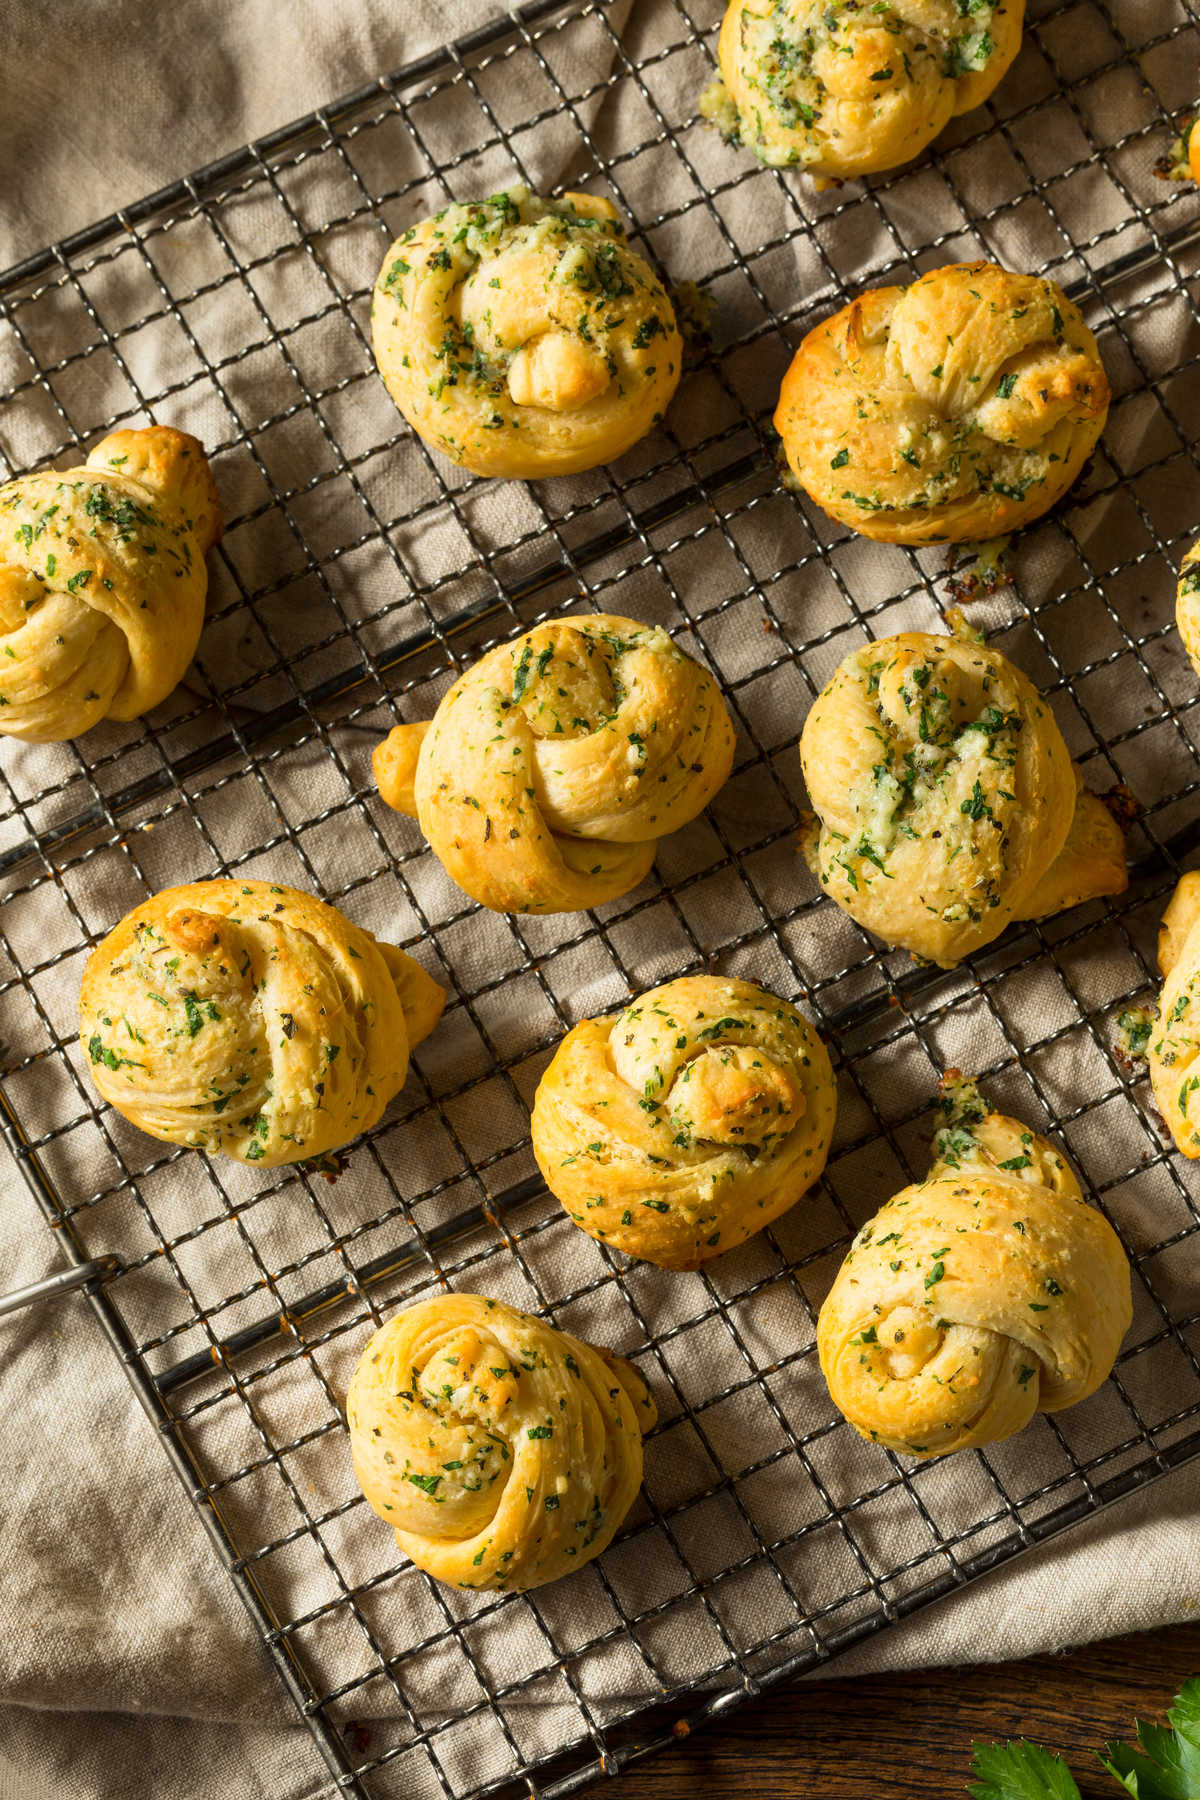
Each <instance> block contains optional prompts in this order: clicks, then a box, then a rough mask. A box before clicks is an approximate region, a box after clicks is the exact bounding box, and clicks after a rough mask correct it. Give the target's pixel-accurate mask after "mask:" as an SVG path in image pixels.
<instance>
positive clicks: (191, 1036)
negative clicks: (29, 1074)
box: [79, 881, 445, 1168]
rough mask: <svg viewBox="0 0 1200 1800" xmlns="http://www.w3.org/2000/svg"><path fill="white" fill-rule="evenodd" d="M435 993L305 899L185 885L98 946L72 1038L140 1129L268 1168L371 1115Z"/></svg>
mask: <svg viewBox="0 0 1200 1800" xmlns="http://www.w3.org/2000/svg"><path fill="white" fill-rule="evenodd" d="M444 1001H445V994H444V992H443V990H442V989H441V988H440V987H439V986H438V985H437V983H436V982H435V981H433V980H432V979H431V978H430V977H429V976H428V975H426V973H425V971H424V970H423V969H422V968H421V967H420V965H419V964H418V963H416V962H414V961H413V959H412V958H411V957H410V956H406V955H405V954H404V952H403V951H402V950H398V949H396V948H395V947H394V946H393V945H391V944H381V943H379V942H377V940H376V939H375V938H373V937H372V936H371V934H370V932H368V931H363V930H362V929H361V928H360V927H359V926H357V925H352V924H351V922H350V920H349V919H347V918H344V917H343V915H342V914H341V913H340V912H338V911H337V910H336V908H335V907H332V906H326V905H325V903H324V902H323V901H321V900H317V899H315V898H314V897H313V896H312V895H311V894H303V893H299V892H298V891H297V890H296V889H295V888H287V887H278V886H276V885H275V884H274V883H272V882H265V881H197V882H193V883H192V884H191V885H189V886H187V887H175V888H165V889H164V890H163V892H162V893H160V894H156V895H155V896H154V897H153V899H150V900H147V901H145V902H144V903H143V904H142V905H141V906H139V907H136V908H135V909H134V911H133V912H131V913H128V914H127V915H126V917H125V918H124V919H122V920H121V922H120V924H119V925H117V926H116V927H115V928H114V929H113V930H112V931H110V932H109V934H108V936H107V937H106V938H104V939H102V941H101V942H100V943H99V944H97V946H96V948H95V950H93V952H92V954H91V956H90V957H89V958H88V962H87V967H86V968H85V970H84V974H83V986H82V991H81V994H80V1009H79V1010H80V1020H79V1035H80V1042H81V1045H82V1048H83V1053H84V1055H85V1057H86V1058H87V1062H88V1067H89V1070H90V1072H91V1076H92V1079H93V1081H94V1082H95V1084H96V1086H97V1088H98V1089H99V1090H100V1093H101V1094H102V1096H103V1097H104V1099H105V1100H107V1101H108V1102H109V1104H110V1105H111V1106H114V1107H115V1108H116V1109H117V1111H118V1112H120V1113H123V1114H124V1116H125V1117H126V1118H127V1119H129V1120H130V1121H131V1123H133V1124H134V1125H137V1126H138V1127H139V1129H140V1130H142V1131H146V1132H149V1134H150V1136H151V1137H156V1138H161V1139H162V1140H163V1141H164V1142H165V1143H169V1144H188V1145H190V1146H192V1147H193V1148H195V1149H199V1150H208V1151H210V1152H212V1151H223V1152H224V1153H225V1154H226V1155H227V1156H232V1157H235V1158H236V1159H237V1160H238V1161H239V1162H244V1163H259V1164H261V1165H262V1167H264V1168H273V1167H275V1166H276V1165H277V1164H280V1163H291V1162H298V1161H301V1160H303V1159H307V1158H309V1157H314V1156H322V1155H324V1154H325V1153H327V1152H329V1151H332V1150H337V1149H339V1148H340V1147H341V1146H342V1145H343V1144H346V1143H348V1142H349V1141H350V1139H351V1138H354V1137H357V1136H358V1134H359V1133H360V1132H362V1131H365V1130H367V1128H368V1127H369V1126H371V1125H373V1124H374V1123H375V1122H376V1120H377V1119H379V1117H380V1116H381V1114H382V1113H383V1110H384V1108H385V1106H386V1105H387V1104H388V1101H389V1100H391V1099H392V1097H393V1095H395V1094H396V1093H398V1092H399V1090H400V1088H401V1087H402V1086H403V1084H404V1079H405V1076H406V1074H407V1072H408V1058H409V1049H410V1047H411V1046H412V1045H414V1044H417V1043H419V1042H420V1041H421V1039H422V1038H424V1037H427V1036H428V1035H429V1033H430V1032H431V1031H432V1030H433V1027H434V1026H435V1024H436V1023H437V1021H438V1018H439V1016H440V1014H441V1010H442V1005H443V1003H444Z"/></svg>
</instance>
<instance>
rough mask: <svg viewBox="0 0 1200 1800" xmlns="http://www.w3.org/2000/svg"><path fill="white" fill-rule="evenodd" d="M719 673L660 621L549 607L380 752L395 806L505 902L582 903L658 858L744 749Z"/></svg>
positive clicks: (608, 894)
mask: <svg viewBox="0 0 1200 1800" xmlns="http://www.w3.org/2000/svg"><path fill="white" fill-rule="evenodd" d="M733 749H734V737H733V726H732V725H731V723H730V720H729V714H728V712H727V711H726V708H725V702H724V701H723V700H722V698H721V694H720V690H719V689H718V687H717V685H716V683H715V681H714V680H713V678H712V676H711V675H710V674H709V673H708V671H707V670H706V669H703V668H701V666H700V664H699V663H696V662H693V660H692V658H691V657H690V656H686V655H685V654H684V652H683V651H682V650H679V649H677V648H676V646H675V644H674V643H673V642H672V640H671V638H670V637H669V636H668V635H667V633H666V632H665V631H663V630H661V629H660V628H659V627H657V626H648V625H642V624H639V623H638V621H637V620H636V619H626V618H622V617H620V616H619V615H618V614H615V613H581V614H577V615H574V614H573V615H571V616H569V617H567V618H562V619H550V620H547V621H546V623H545V624H542V625H538V626H536V627H535V628H534V629H533V630H532V631H527V632H526V633H524V635H523V636H521V637H519V638H516V639H515V640H514V641H513V642H512V643H508V644H500V645H498V646H497V648H496V649H494V650H490V651H489V652H488V653H487V655H486V656H484V657H482V658H481V659H480V660H479V662H477V663H475V664H474V665H473V667H471V668H470V669H468V670H467V671H466V673H465V674H464V675H461V676H460V677H459V679H458V680H457V681H456V682H455V684H454V686H453V687H452V688H451V689H450V691H449V693H448V694H446V696H445V697H444V699H443V700H442V702H441V704H440V705H439V707H438V709H437V712H436V713H435V715H434V717H433V720H432V721H431V722H429V723H425V722H421V723H415V724H409V725H398V726H396V727H395V729H394V730H393V731H392V732H390V733H389V735H388V737H387V738H386V739H385V741H384V742H383V743H382V744H381V745H379V747H378V748H377V749H376V751H375V756H374V768H375V779H376V781H377V782H378V784H379V791H380V794H381V795H382V797H383V799H384V800H385V801H387V803H388V805H389V806H393V807H395V808H396V809H397V810H398V811H400V812H406V813H409V814H415V816H416V817H417V819H418V820H419V821H420V825H421V830H422V831H423V832H424V833H425V836H426V837H427V838H428V839H429V843H430V846H431V848H432V849H433V850H434V852H435V854H436V855H437V856H438V857H439V858H440V859H441V861H442V863H443V864H444V865H445V868H446V870H447V872H448V873H449V874H450V875H451V876H453V878H454V880H455V881H457V883H458V884H459V886H460V887H461V888H463V889H464V890H465V891H466V892H467V893H468V894H470V896H471V897H472V899H474V900H478V901H479V903H480V905H482V906H488V907H491V908H492V909H493V911H496V912H521V913H526V912H537V913H551V912H575V911H578V910H579V909H581V908H584V907H589V906H599V905H601V904H602V903H603V902H604V901H606V900H614V899H616V898H617V897H618V896H619V895H621V894H625V893H628V891H629V890H630V888H633V887H636V886H637V884H638V882H639V881H641V880H642V879H643V878H644V877H645V876H646V875H647V874H648V873H649V870H650V866H651V864H652V863H653V861H654V853H655V850H656V848H657V845H658V839H659V838H660V837H664V836H665V835H666V834H667V833H668V832H670V831H675V830H677V829H678V828H679V826H681V825H686V824H687V823H688V821H689V820H691V819H694V818H695V816H696V814H697V813H698V812H700V811H701V810H702V809H703V808H704V807H705V806H706V805H707V804H708V802H709V800H711V798H712V797H713V795H714V794H715V793H716V792H717V790H718V788H720V787H721V786H722V784H723V783H724V781H725V779H726V777H727V775H728V774H729V770H730V767H731V765H732V762H733Z"/></svg>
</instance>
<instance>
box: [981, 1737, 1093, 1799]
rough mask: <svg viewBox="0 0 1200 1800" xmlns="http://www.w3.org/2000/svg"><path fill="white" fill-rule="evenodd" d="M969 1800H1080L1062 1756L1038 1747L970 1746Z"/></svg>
mask: <svg viewBox="0 0 1200 1800" xmlns="http://www.w3.org/2000/svg"><path fill="white" fill-rule="evenodd" d="M971 1750H972V1752H973V1771H974V1773H975V1774H976V1775H978V1776H979V1778H980V1779H979V1781H977V1782H976V1783H975V1784H974V1785H973V1786H972V1787H970V1788H969V1789H968V1790H967V1791H968V1792H969V1793H970V1795H971V1796H972V1800H1081V1796H1080V1792H1079V1788H1078V1787H1077V1785H1076V1783H1075V1778H1074V1777H1073V1775H1072V1774H1071V1771H1070V1769H1068V1767H1067V1765H1066V1763H1065V1762H1064V1761H1063V1759H1062V1757H1061V1756H1051V1754H1050V1752H1049V1751H1048V1750H1043V1749H1042V1747H1041V1745H1040V1744H1030V1743H1027V1742H1026V1740H1025V1739H1024V1738H1018V1739H1017V1741H1016V1743H1008V1744H972V1745H971Z"/></svg>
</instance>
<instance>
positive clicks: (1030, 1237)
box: [817, 1082, 1133, 1456]
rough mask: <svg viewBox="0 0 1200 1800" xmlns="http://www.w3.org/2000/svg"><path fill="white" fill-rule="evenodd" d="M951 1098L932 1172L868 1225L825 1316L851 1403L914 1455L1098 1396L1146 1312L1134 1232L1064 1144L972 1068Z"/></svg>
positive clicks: (862, 1419)
mask: <svg viewBox="0 0 1200 1800" xmlns="http://www.w3.org/2000/svg"><path fill="white" fill-rule="evenodd" d="M942 1111H943V1117H944V1120H945V1123H944V1125H943V1127H942V1129H941V1130H940V1131H939V1132H938V1134H937V1137H936V1139H935V1141H934V1160H933V1165H932V1167H931V1168H930V1171H929V1174H928V1175H927V1176H926V1178H925V1180H924V1181H922V1182H918V1183H917V1184H915V1185H914V1186H912V1187H907V1188H905V1189H904V1190H903V1191H902V1192H901V1193H899V1194H897V1195H896V1196H895V1197H894V1198H893V1199H891V1200H889V1201H888V1202H887V1204H886V1206H883V1207H881V1208H880V1210H879V1211H878V1212H877V1213H876V1214H875V1217H874V1218H873V1219H872V1220H870V1222H869V1223H868V1224H866V1225H864V1226H863V1228H862V1230H861V1231H860V1232H859V1233H858V1236H857V1237H856V1238H855V1240H854V1243H853V1245H852V1246H851V1248H850V1250H849V1252H848V1253H847V1256H846V1259H845V1261H844V1262H843V1264H842V1266H841V1268H840V1270H839V1271H838V1275H837V1279H836V1280H835V1282H834V1284H833V1287H832V1288H831V1290H830V1292H829V1296H828V1298H827V1299H826V1301H825V1304H824V1305H823V1306H822V1308H821V1313H820V1318H819V1319H818V1322H817V1349H818V1352H819V1354H820V1358H821V1369H822V1372H823V1373H824V1376H825V1379H826V1381H827V1382H828V1383H829V1391H830V1393H831V1395H832V1396H833V1401H834V1404H835V1406H836V1407H837V1408H838V1410H839V1412H841V1413H843V1414H844V1416H845V1417H846V1418H847V1419H848V1420H849V1421H850V1423H851V1425H853V1427H854V1429H855V1430H856V1431H857V1432H859V1433H861V1435H862V1436H863V1437H866V1438H870V1439H871V1440H872V1441H873V1442H874V1443H877V1444H883V1445H885V1446H886V1447H887V1448H888V1449H889V1450H896V1451H903V1452H904V1453H906V1454H907V1455H910V1456H941V1455H944V1454H945V1453H946V1452H947V1451H950V1450H967V1449H970V1448H972V1447H974V1446H977V1445H980V1444H991V1443H995V1442H997V1441H998V1440H999V1439H1000V1438H1006V1437H1011V1435H1012V1434H1013V1432H1014V1431H1020V1430H1021V1428H1022V1426H1024V1425H1027V1424H1028V1422H1029V1420H1030V1419H1031V1418H1032V1417H1033V1415H1034V1413H1035V1412H1038V1411H1041V1412H1058V1411H1060V1410H1061V1409H1062V1408H1063V1407H1065V1406H1073V1405H1074V1404H1075V1403H1076V1401H1078V1400H1084V1399H1086V1398H1087V1396H1088V1395H1089V1394H1091V1393H1094V1392H1095V1390H1096V1389H1097V1388H1098V1387H1099V1386H1100V1384H1101V1382H1102V1381H1104V1380H1105V1379H1106V1377H1107V1376H1108V1373H1109V1371H1110V1370H1111V1368H1112V1366H1113V1363H1114V1361H1115V1359H1116V1354H1117V1351H1118V1349H1119V1348H1120V1344H1121V1339H1122V1338H1123V1337H1124V1335H1125V1333H1126V1332H1127V1331H1128V1329H1129V1324H1130V1320H1131V1318H1132V1315H1133V1307H1132V1301H1131V1298H1130V1287H1129V1264H1128V1262H1127V1261H1126V1258H1125V1253H1124V1251H1123V1250H1122V1248H1121V1244H1120V1240H1119V1239H1118V1237H1117V1234H1116V1232H1115V1231H1114V1230H1113V1228H1112V1226H1111V1225H1110V1224H1109V1223H1108V1220H1107V1219H1106V1218H1105V1217H1104V1215H1103V1214H1102V1213H1100V1212H1097V1211H1096V1210H1095V1209H1094V1208H1092V1207H1090V1206H1088V1205H1086V1204H1085V1202H1084V1199H1083V1195H1082V1194H1081V1192H1080V1188H1079V1183H1078V1181H1077V1180H1076V1178H1075V1175H1074V1174H1073V1172H1072V1170H1071V1169H1070V1168H1069V1167H1068V1165H1067V1163H1066V1161H1065V1160H1064V1158H1063V1157H1062V1156H1061V1155H1060V1154H1059V1153H1058V1151H1057V1150H1055V1148H1054V1147H1053V1145H1052V1144H1050V1143H1048V1142H1047V1140H1046V1139H1045V1138H1043V1137H1039V1136H1038V1134H1037V1133H1036V1132H1032V1131H1029V1130H1028V1129H1026V1128H1025V1127H1024V1126H1023V1125H1021V1124H1020V1122H1019V1121H1018V1120H1016V1119H1010V1118H1006V1117H1005V1116H1004V1115H1003V1114H1001V1113H998V1112H993V1111H992V1109H991V1108H990V1107H989V1106H988V1104H987V1102H986V1101H985V1100H983V1098H982V1097H981V1096H980V1094H979V1093H978V1090H977V1089H975V1088H974V1087H973V1085H972V1084H971V1083H969V1082H968V1083H963V1082H958V1083H951V1084H949V1085H948V1087H947V1089H946V1091H945V1093H944V1096H943V1101H942Z"/></svg>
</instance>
